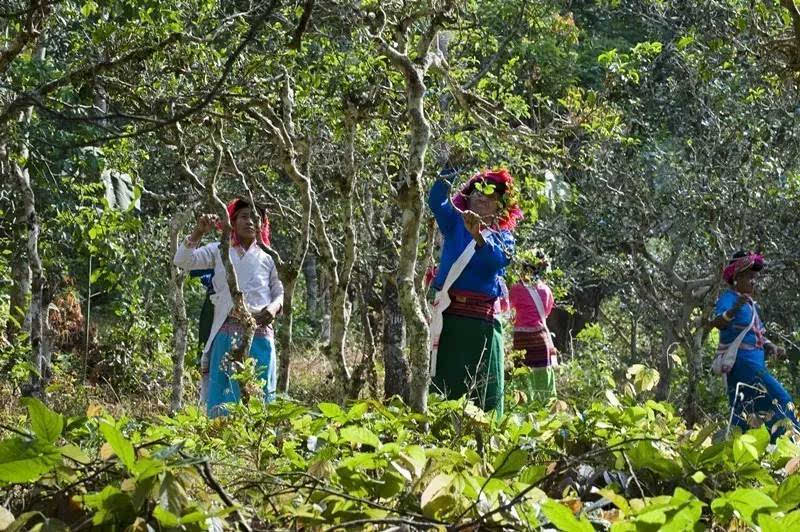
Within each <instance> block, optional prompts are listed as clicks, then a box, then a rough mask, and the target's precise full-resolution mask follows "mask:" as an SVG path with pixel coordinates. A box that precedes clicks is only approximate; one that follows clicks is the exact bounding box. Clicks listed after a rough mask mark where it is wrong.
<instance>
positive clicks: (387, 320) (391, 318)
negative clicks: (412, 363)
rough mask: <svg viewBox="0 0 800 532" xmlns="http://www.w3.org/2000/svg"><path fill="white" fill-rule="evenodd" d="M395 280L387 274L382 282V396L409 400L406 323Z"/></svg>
mask: <svg viewBox="0 0 800 532" xmlns="http://www.w3.org/2000/svg"><path fill="white" fill-rule="evenodd" d="M395 283H396V281H395V279H394V278H393V277H392V276H390V275H387V276H386V278H385V280H384V283H383V366H384V370H385V371H384V377H383V394H384V397H386V398H387V399H388V398H389V397H392V396H395V395H399V396H400V397H402V398H403V401H406V402H408V400H409V369H408V360H406V356H405V347H406V345H405V344H406V324H405V320H404V319H403V312H402V309H401V308H400V302H399V300H398V295H397V285H396V284H395Z"/></svg>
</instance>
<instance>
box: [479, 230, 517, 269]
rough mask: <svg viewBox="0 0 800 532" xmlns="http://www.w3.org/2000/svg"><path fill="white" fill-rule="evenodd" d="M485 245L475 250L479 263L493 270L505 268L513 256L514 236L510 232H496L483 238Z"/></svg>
mask: <svg viewBox="0 0 800 532" xmlns="http://www.w3.org/2000/svg"><path fill="white" fill-rule="evenodd" d="M484 240H486V244H484V245H483V246H481V247H479V248H477V249H476V250H475V256H476V257H478V258H479V260H480V261H481V262H484V263H486V264H489V265H490V266H491V267H492V268H494V269H498V270H499V269H500V268H505V267H506V266H508V265H509V264H510V263H511V257H513V256H514V236H513V235H512V234H511V232H510V231H496V232H493V233H491V234H490V235H489V237H488V238H485V239H484Z"/></svg>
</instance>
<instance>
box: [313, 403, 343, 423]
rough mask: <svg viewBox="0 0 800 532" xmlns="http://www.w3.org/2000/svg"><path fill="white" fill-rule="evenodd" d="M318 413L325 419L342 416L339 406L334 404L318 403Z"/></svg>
mask: <svg viewBox="0 0 800 532" xmlns="http://www.w3.org/2000/svg"><path fill="white" fill-rule="evenodd" d="M317 408H319V411H320V412H322V415H323V416H325V417H327V418H331V419H332V418H335V417H340V416H343V415H344V410H342V409H341V408H340V407H339V405H337V404H335V403H320V404H318V405H317Z"/></svg>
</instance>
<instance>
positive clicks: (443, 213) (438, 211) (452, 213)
mask: <svg viewBox="0 0 800 532" xmlns="http://www.w3.org/2000/svg"><path fill="white" fill-rule="evenodd" d="M428 207H430V209H431V212H433V217H434V218H436V224H437V225H438V226H439V230H440V231H441V232H442V233H443V234H447V233H450V232H452V231H453V228H454V227H455V226H456V223H457V222H458V221H459V220H460V219H461V216H460V215H459V214H458V212H456V209H455V207H453V204H452V203H450V184H449V183H448V182H447V181H445V180H442V179H437V180H436V182H435V183H434V184H433V186H432V187H431V191H430V192H429V193H428Z"/></svg>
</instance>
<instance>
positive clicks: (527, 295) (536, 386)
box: [510, 281, 558, 400]
mask: <svg viewBox="0 0 800 532" xmlns="http://www.w3.org/2000/svg"><path fill="white" fill-rule="evenodd" d="M510 298H511V307H512V308H513V309H514V349H518V350H522V351H525V359H524V364H525V365H526V366H528V367H529V368H530V373H529V374H528V375H527V376H526V377H527V382H526V383H525V384H526V386H525V387H524V390H525V391H526V392H527V393H528V396H529V397H530V398H538V399H545V400H546V399H549V398H551V397H555V396H556V379H555V371H554V369H553V368H554V367H555V366H557V365H558V355H557V351H556V348H555V346H554V345H553V338H552V337H551V336H550V330H549V329H548V328H547V316H549V315H550V312H551V311H552V310H553V293H552V291H551V290H550V287H549V286H547V285H546V284H545V283H544V282H542V281H537V282H536V283H523V282H518V283H515V284H514V285H512V286H511V290H510ZM537 298H538V299H537Z"/></svg>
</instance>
